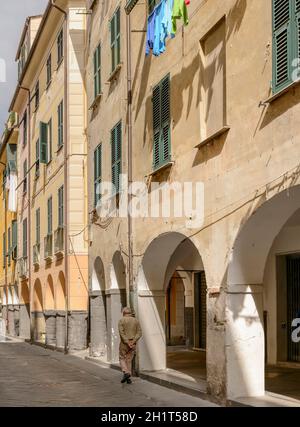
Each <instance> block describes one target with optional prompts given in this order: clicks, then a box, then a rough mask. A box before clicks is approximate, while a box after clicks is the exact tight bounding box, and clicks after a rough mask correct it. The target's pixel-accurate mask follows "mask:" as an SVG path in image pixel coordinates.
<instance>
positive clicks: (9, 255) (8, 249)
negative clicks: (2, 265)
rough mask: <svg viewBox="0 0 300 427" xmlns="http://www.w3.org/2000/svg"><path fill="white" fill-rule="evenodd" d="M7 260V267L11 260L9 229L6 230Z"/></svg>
mask: <svg viewBox="0 0 300 427" xmlns="http://www.w3.org/2000/svg"><path fill="white" fill-rule="evenodd" d="M7 240H8V242H7V260H8V265H10V260H11V235H10V227H9V228H8V230H7Z"/></svg>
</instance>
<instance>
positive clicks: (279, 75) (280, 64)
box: [273, 0, 292, 92]
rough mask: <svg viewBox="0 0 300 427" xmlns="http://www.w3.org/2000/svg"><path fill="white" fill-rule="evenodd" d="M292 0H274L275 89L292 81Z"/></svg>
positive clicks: (275, 90)
mask: <svg viewBox="0 0 300 427" xmlns="http://www.w3.org/2000/svg"><path fill="white" fill-rule="evenodd" d="M291 13H292V11H291V1H290V0H273V50H274V59H273V90H274V92H277V91H279V90H280V89H282V88H283V87H285V86H286V85H287V84H289V83H290V82H291V66H292V64H291V62H292V43H291V41H292V23H291Z"/></svg>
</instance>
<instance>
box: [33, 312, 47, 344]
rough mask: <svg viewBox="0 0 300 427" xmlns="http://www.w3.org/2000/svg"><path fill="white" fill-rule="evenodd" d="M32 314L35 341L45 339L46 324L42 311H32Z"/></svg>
mask: <svg viewBox="0 0 300 427" xmlns="http://www.w3.org/2000/svg"><path fill="white" fill-rule="evenodd" d="M31 315H32V327H33V339H34V341H37V342H44V341H45V334H46V324H45V317H44V313H43V312H42V311H34V312H32V313H31Z"/></svg>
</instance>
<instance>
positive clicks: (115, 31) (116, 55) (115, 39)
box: [110, 8, 121, 72]
mask: <svg viewBox="0 0 300 427" xmlns="http://www.w3.org/2000/svg"><path fill="white" fill-rule="evenodd" d="M120 13H121V11H120V8H118V10H117V11H116V12H115V14H114V15H113V17H112V19H111V21H110V34H111V60H112V70H111V71H112V72H114V71H115V69H116V68H117V66H118V65H119V64H120V60H121V54H120V52H121V36H120Z"/></svg>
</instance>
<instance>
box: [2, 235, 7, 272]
mask: <svg viewBox="0 0 300 427" xmlns="http://www.w3.org/2000/svg"><path fill="white" fill-rule="evenodd" d="M2 266H3V268H5V267H6V235H5V233H3V237H2Z"/></svg>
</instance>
